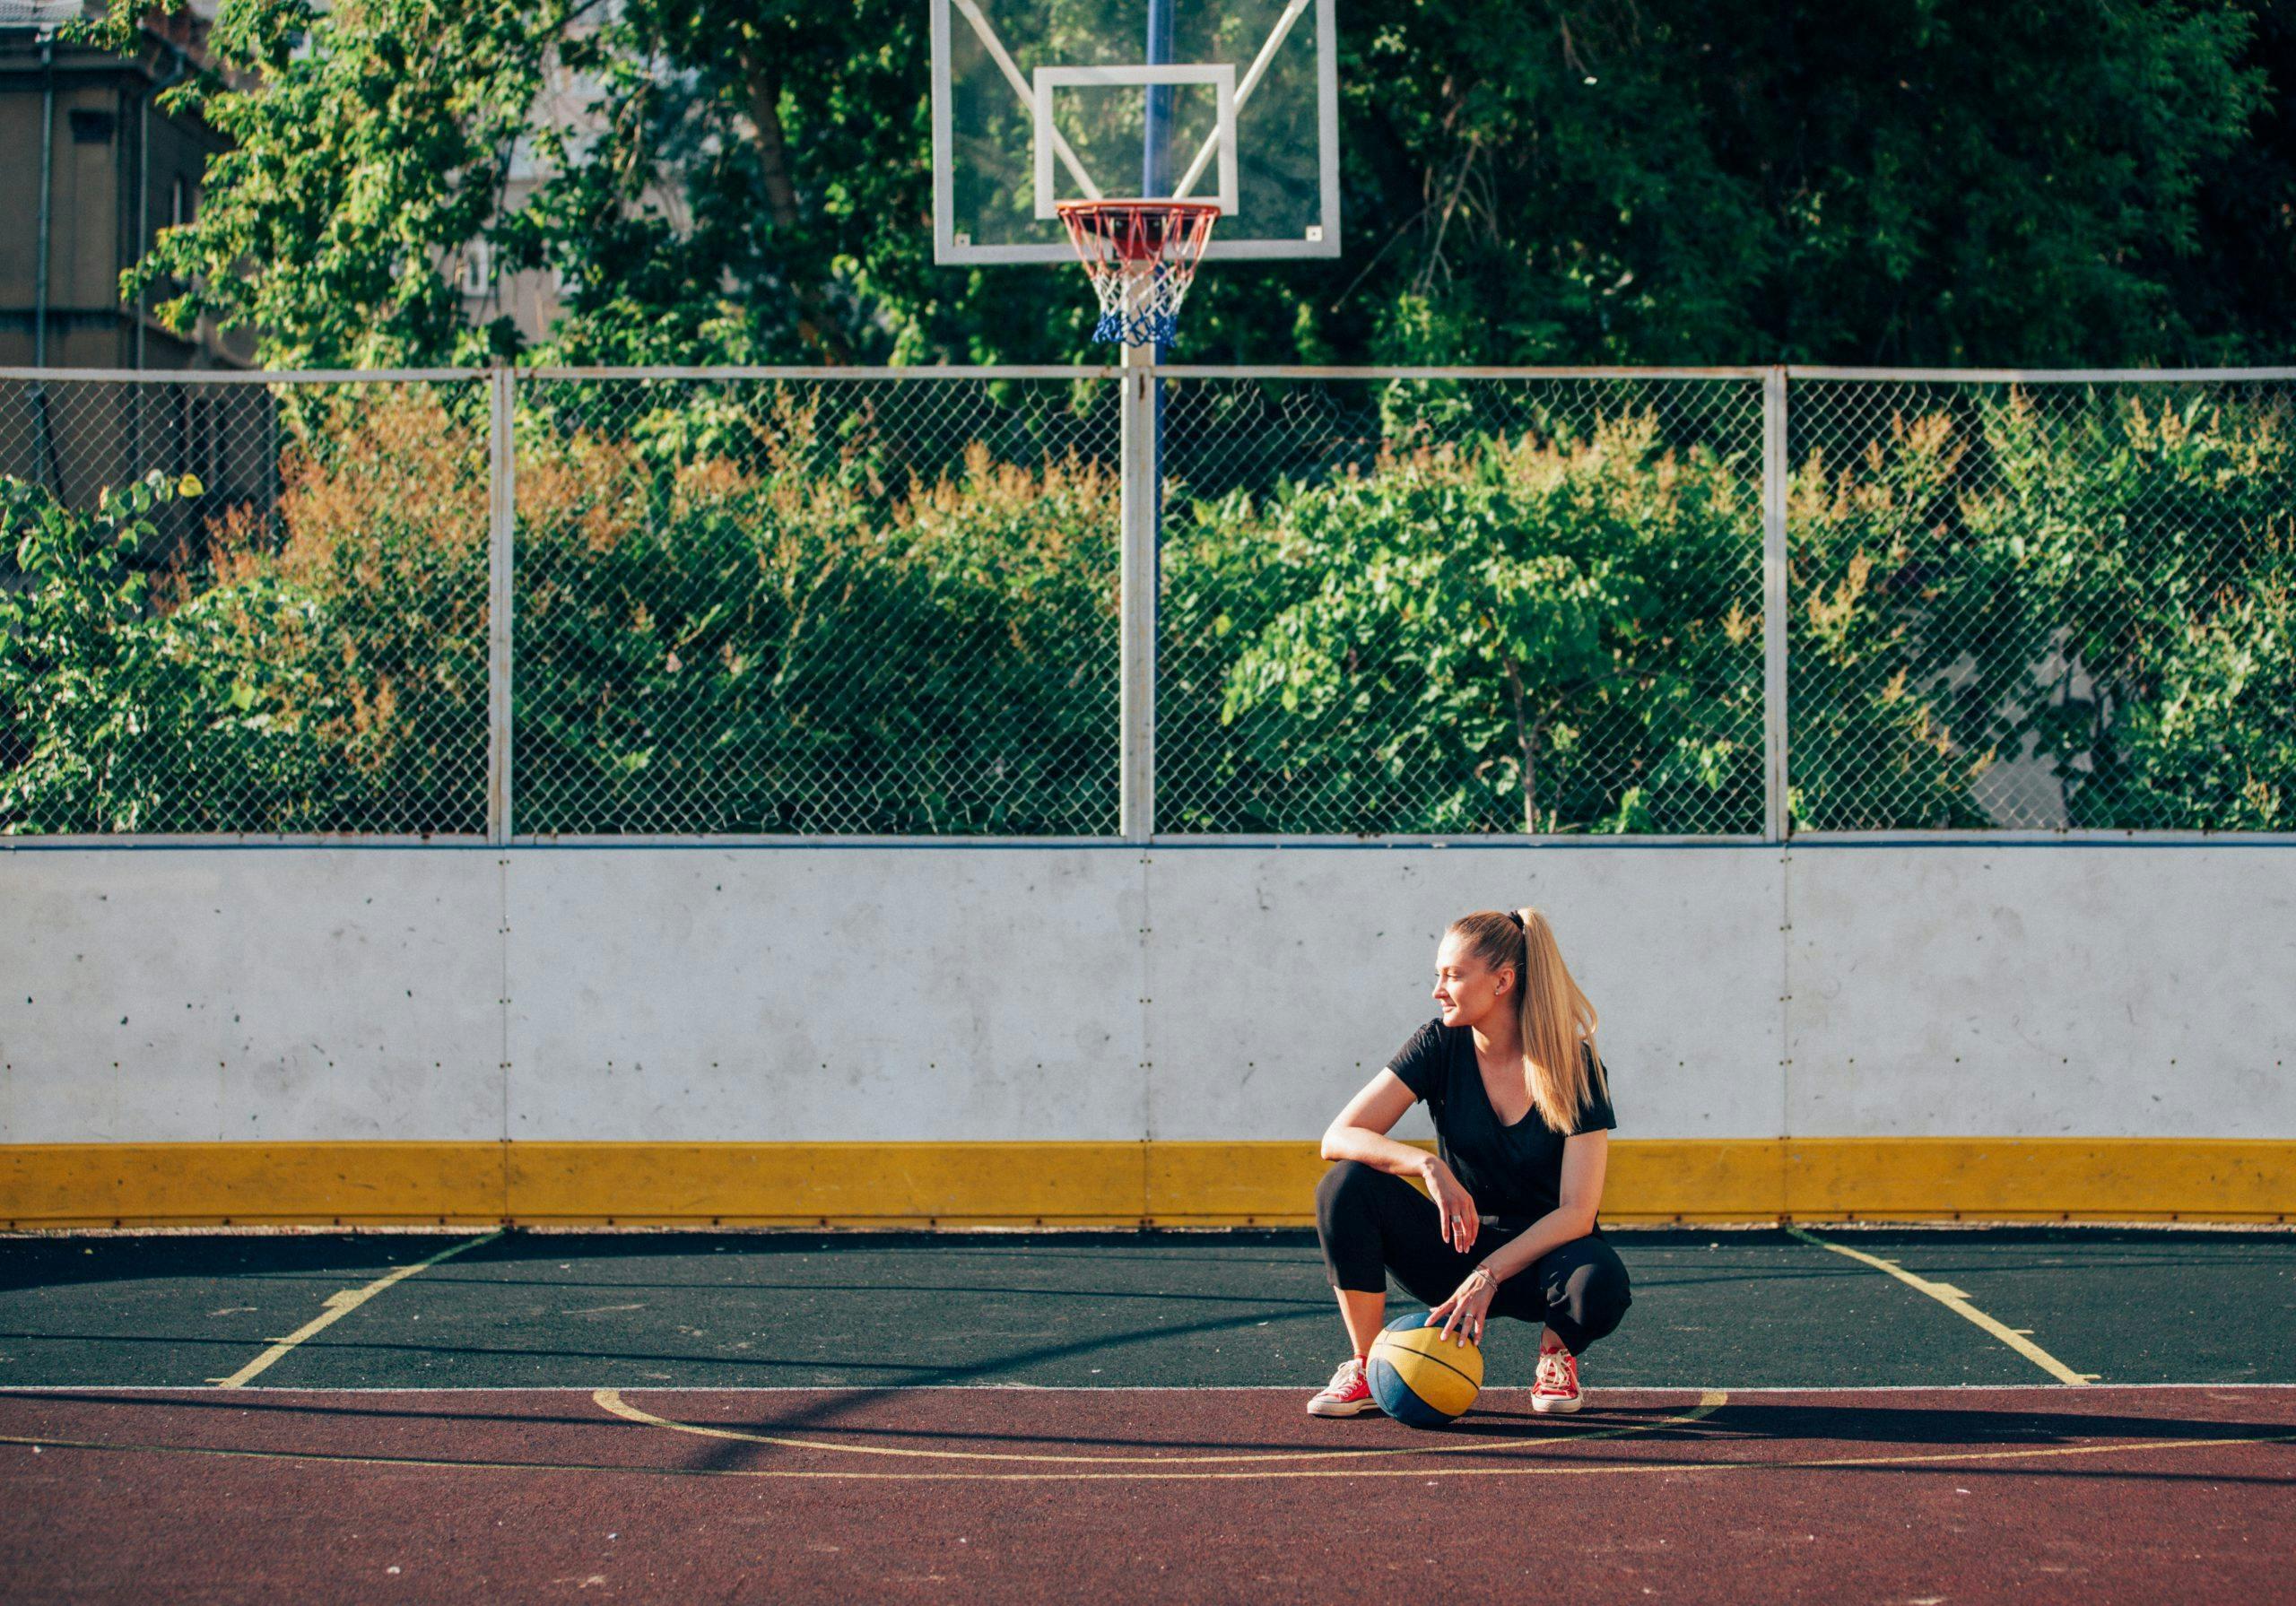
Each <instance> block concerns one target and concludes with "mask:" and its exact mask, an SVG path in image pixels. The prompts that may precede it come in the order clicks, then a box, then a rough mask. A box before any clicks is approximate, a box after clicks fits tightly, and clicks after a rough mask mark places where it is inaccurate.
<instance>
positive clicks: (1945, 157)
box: [107, 0, 2296, 366]
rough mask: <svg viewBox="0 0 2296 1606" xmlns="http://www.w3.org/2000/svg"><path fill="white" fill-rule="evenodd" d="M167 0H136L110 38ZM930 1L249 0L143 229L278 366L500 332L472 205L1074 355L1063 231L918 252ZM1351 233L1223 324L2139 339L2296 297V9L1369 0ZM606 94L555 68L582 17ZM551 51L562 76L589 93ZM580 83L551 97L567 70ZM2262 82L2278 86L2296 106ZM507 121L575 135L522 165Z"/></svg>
mask: <svg viewBox="0 0 2296 1606" xmlns="http://www.w3.org/2000/svg"><path fill="white" fill-rule="evenodd" d="M142 11H143V7H142V6H141V5H140V4H134V3H132V0H112V11H111V13H110V16H109V22H108V24H107V29H108V34H107V37H109V38H110V39H113V40H114V41H115V42H117V43H120V44H123V45H124V44H126V42H127V41H128V40H129V39H131V38H132V36H133V32H134V29H135V25H136V19H137V18H138V17H139V16H140V15H141V13H142ZM926 15H927V13H926V7H925V6H924V5H923V4H919V3H918V0H834V3H833V4H824V3H822V0H807V3H805V4H797V3H796V0H771V3H769V4H758V3H756V0H738V3H737V0H679V3H677V4H670V3H669V0H628V3H626V4H619V5H615V6H612V7H603V6H597V5H591V4H576V3H575V0H476V3H474V4H446V3H445V0H357V3H356V4H335V5H329V6H326V7H319V6H315V5H313V4H309V0H226V3H225V4H224V5H223V6H222V12H221V18H220V21H219V22H218V25H217V28H216V30H215V33H214V36H213V41H212V42H213V46H214V48H216V50H217V51H218V53H219V55H220V56H221V58H222V62H223V63H224V65H226V67H228V68H230V69H233V70H235V71H237V72H238V73H239V74H259V75H260V78H261V83H260V86H259V87H257V86H255V85H254V83H253V80H252V78H250V77H247V76H239V77H234V78H233V79H231V80H230V82H226V81H225V80H224V79H223V78H222V77H220V76H209V77H205V78H202V79H200V80H197V81H195V82H193V83H192V84H190V85H188V86H187V88H186V89H185V90H184V91H181V92H180V94H179V96H178V99H179V100H181V101H182V102H185V103H188V104H191V105H196V107H198V108H199V109H201V110H202V112H203V113H204V116H205V117H207V118H208V119H209V120H210V121H211V122H213V124H214V125H215V126H216V127H217V128H218V129H219V130H220V131H221V132H222V134H224V135H227V136H228V137H229V138H230V140H231V141H232V142H233V144H234V149H233V150H232V151H231V152H229V153H226V154H224V155H222V156H219V157H218V158H216V159H215V161H214V162H213V164H212V166H211V168H210V171H209V174H208V177H207V180H206V183H205V187H204V196H203V204H202V209H201V211H200V213H199V215H198V217H197V218H196V221H194V222H192V223H191V224H190V225H189V226H188V227H187V228H183V229H178V230H169V231H167V232H165V233H163V234H162V236H161V239H160V241H159V243H158V244H157V246H156V247H155V248H154V250H153V252H152V256H151V257H150V258H149V260H148V261H147V262H146V264H145V265H143V267H142V268H141V269H140V270H138V272H137V273H135V274H132V275H131V289H140V288H142V287H143V286H144V285H146V284H151V285H154V286H156V287H158V288H160V289H161V290H162V291H165V292H167V293H169V294H170V295H172V296H173V298H174V299H170V300H169V302H168V304H167V308H166V316H168V317H170V318H173V319H176V320H178V321H182V320H185V319H187V318H189V317H191V316H192V315H194V314H195V313H196V312H199V311H202V310H204V311H208V312H212V313H213V314H214V315H215V316H217V317H220V318H222V320H223V321H224V322H225V323H227V324H240V325H246V326H252V327H255V328H257V329H258V330H259V331H260V332H261V334H262V339H263V341H264V355H265V360H267V361H268V362H270V363H272V364H273V365H274V366H300V365H309V364H335V363H342V364H354V363H362V362H370V363H385V362H429V361H435V360H447V359H449V358H470V357H475V356H481V355H484V354H487V353H490V352H491V353H493V354H497V355H509V354H511V353H513V352H514V351H515V349H516V346H517V337H516V335H515V333H514V332H513V331H512V330H511V329H510V328H509V326H508V325H507V323H504V322H502V321H500V320H497V321H496V322H494V323H492V324H491V325H490V326H488V327H486V328H484V329H483V330H476V331H473V330H466V329H463V328H461V327H460V326H459V322H458V319H459V313H458V307H459V298H458V297H457V294H456V292H455V291H454V289H453V287H452V284H451V275H452V273H453V272H454V270H455V269H456V267H457V266H458V265H459V263H460V261H461V257H462V253H463V251H464V248H465V245H466V243H467V242H468V241H470V240H471V239H474V238H480V237H483V238H486V239H491V241H492V242H493V244H494V245H495V246H496V247H497V249H498V260H499V262H500V265H502V266H503V267H504V268H505V269H506V270H511V269H517V268H549V269H553V270H556V271H557V272H559V273H561V274H563V275H564V278H565V283H566V290H565V299H564V306H563V317H562V320H561V323H560V325H559V326H558V327H557V328H556V329H555V330H554V331H552V334H551V335H550V337H549V339H548V342H547V346H548V354H550V355H554V356H558V357H561V358H564V359H566V360H577V361H584V362H640V361H650V362H675V363H708V362H740V361H790V360H803V361H822V360H831V361H834V360H887V361H896V362H930V361H979V360H1056V359H1071V358H1074V357H1076V356H1078V355H1081V354H1084V353H1086V352H1089V351H1090V350H1091V348H1090V347H1089V345H1088V343H1087V341H1086V334H1087V332H1088V330H1089V328H1090V326H1091V300H1090V298H1089V297H1088V296H1087V295H1086V294H1085V292H1084V287H1083V283H1082V282H1081V278H1080V277H1079V276H1078V275H1077V274H1076V273H1075V272H1074V270H1073V269H1066V268H1045V267H1031V268H1004V269H996V268H988V269H981V268H974V269H954V268H942V267H938V266H935V265H934V264H933V263H932V261H931V255H930V253H931V248H930V242H929V226H928V222H929V218H930V213H931V187H930V160H929V152H930V121H929V96H928V92H927V91H928V71H927V63H928V60H929V46H928V42H927V40H926V37H925V36H926ZM1340 23H1341V34H1340V47H1341V61H1342V67H1341V78H1342V84H1343V90H1342V96H1343V101H1344V105H1343V110H1342V124H1341V143H1342V160H1343V162H1344V169H1343V177H1342V184H1343V190H1344V198H1343V212H1344V230H1345V234H1344V239H1345V242H1346V247H1347V249H1346V254H1345V255H1344V256H1343V257H1342V258H1340V259H1338V260H1337V261H1334V262H1323V261H1317V262H1300V263H1278V264H1269V265H1243V264H1227V265H1222V270H1221V271H1219V272H1217V273H1206V274H1205V276H1204V278H1203V280H1202V281H1201V282H1199V283H1198V285H1197V287H1196V291H1195V292H1194V294H1193V296H1192V298H1191V301H1190V305H1189V308H1188V309H1187V316H1186V318H1185V320H1184V325H1183V348H1182V349H1183V351H1184V352H1186V354H1187V355H1188V356H1189V357H1191V358H1195V359H1198V360H1222V359H1233V360H1295V361H1311V362H1313V361H1350V360H1365V359H1378V360H1390V361H1415V360H1432V361H1439V362H1460V361H1523V362H1613V361H1615V362H1657V363H1683V362H1733V363H1736V362H1746V361H1761V360H1801V361H1818V362H1826V361H1833V362H1893V363H1918V364H1945V363H1964V362H2018V363H2026V364H2039V363H2051V362H2074V363H2081V364H2107V363H2126V364H2146V363H2170V362H2177V361H2182V360H2196V361H2226V362H2229V361H2238V360H2263V361H2273V360H2279V359H2280V358H2281V357H2283V356H2284V354H2285V352H2286V349H2287V343H2288V341H2289V340H2290V339H2291V338H2292V337H2296V311H2292V308H2296V299H2292V298H2290V297H2289V296H2288V295H2287V294H2286V285H2287V283H2288V282H2289V278H2290V274H2291V273H2292V272H2296V213H2291V212H2290V210H2289V209H2288V207H2287V206H2286V204H2285V197H2286V196H2287V195H2288V194H2289V192H2290V188H2291V186H2292V184H2296V143H2292V141H2291V139H2290V136H2289V135H2288V133H2287V126H2288V125H2289V124H2290V123H2291V122H2292V121H2296V119H2292V118H2290V117H2288V116H2286V115H2285V113H2286V109H2287V106H2288V105H2289V104H2291V102H2290V95H2291V91H2292V88H2296V28H2292V25H2291V23H2290V21H2289V19H2288V17H2287V16H2286V15H2285V14H2284V8H2274V7H2270V6H2266V5H2264V4H2260V3H2259V0H2240V3H2238V4H2226V5H2222V6H2199V5H2194V4H2189V3H2188V0H2056V3H2053V4H2047V5H2026V6H2013V5H2011V6H2005V5H2000V4H1989V3H1986V0H1909V3H1908V4H1898V5H1894V6H1886V7H1879V8H1873V7H1869V8H1865V9H1864V10H1862V11H1860V12H1859V13H1858V14H1857V18H1856V22H1855V24H1854V25H1845V24H1844V22H1843V20H1842V13H1841V12H1840V10H1839V7H1836V6H1825V5H1817V4H1805V3H1801V0H1796V3H1794V4H1783V5H1781V4H1777V3H1775V0H1761V3H1760V4H1756V3H1754V0H1696V3H1695V4H1693V0H1639V3H1638V4H1596V5H1593V6H1581V5H1566V4H1561V0H1535V3H1534V4H1529V5H1527V6H1526V5H1524V4H1513V3H1508V4H1501V3H1500V0H1459V3H1458V4H1449V5H1444V6H1428V5H1425V4H1421V3H1420V0H1361V3H1360V4H1351V5H1349V6H1348V7H1345V8H1344V9H1343V10H1342V13H1341V18H1340ZM553 61H554V62H556V63H557V64H559V65H562V66H563V67H565V68H567V69H569V70H570V71H572V72H575V73H578V74H582V75H583V77H584V78H585V79H586V80H587V81H588V82H593V83H595V84H596V86H597V89H598V93H599V97H600V98H599V100H598V103H597V106H596V118H595V123H596V126H595V129H594V130H592V131H587V132H585V133H583V134H582V135H579V136H578V137H570V136H569V135H568V134H567V133H566V132H565V131H564V130H563V129H562V128H561V127H560V126H558V125H557V123H556V122H555V121H554V120H553V118H552V117H550V116H546V115H544V112H543V110H542V109H541V108H542V107H543V106H544V96H545V86H546V85H548V84H550V83H551V82H552V79H551V77H550V73H551V64H552V62H553ZM567 87H568V86H566V85H564V84H561V85H560V86H559V87H558V88H556V89H552V90H550V91H548V92H549V93H550V94H551V95H552V96H553V97H562V96H563V94H564V93H565V92H566V89H567ZM551 103H552V104H562V99H561V100H552V102H551ZM2275 105H2277V108H2278V109H2277V110H2275ZM521 135H523V136H524V137H525V138H526V140H527V141H528V142H529V143H530V144H531V146H532V148H533V150H534V151H535V154H536V155H537V156H538V157H540V158H541V159H542V160H543V161H544V162H545V163H546V164H547V165H548V166H549V168H550V169H551V172H552V176H551V177H549V178H547V179H546V181H544V183H542V184H541V185H540V187H538V188H536V189H535V190H534V191H533V192H532V193H531V194H527V195H523V196H522V197H520V198H519V200H518V202H517V204H513V203H512V200H511V198H510V191H509V173H510V158H511V155H512V152H513V146H514V143H515V142H516V141H517V139H518V138H519V137H520V136H521Z"/></svg>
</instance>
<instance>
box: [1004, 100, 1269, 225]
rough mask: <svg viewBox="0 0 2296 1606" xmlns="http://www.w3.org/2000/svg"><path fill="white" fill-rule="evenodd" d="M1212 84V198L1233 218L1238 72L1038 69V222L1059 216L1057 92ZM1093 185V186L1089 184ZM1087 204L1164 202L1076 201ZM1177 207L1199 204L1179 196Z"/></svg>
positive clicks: (1089, 198)
mask: <svg viewBox="0 0 2296 1606" xmlns="http://www.w3.org/2000/svg"><path fill="white" fill-rule="evenodd" d="M1189 83H1208V84H1210V85H1211V86H1212V89H1213V93H1214V94H1215V95H1216V96H1217V97H1218V109H1217V110H1216V111H1215V112H1214V114H1213V116H1214V127H1213V135H1212V137H1213V140H1214V141H1215V142H1216V143H1217V145H1218V153H1217V155H1216V156H1215V158H1214V160H1215V161H1217V162H1218V164H1219V166H1218V172H1219V175H1220V192H1219V194H1218V195H1213V196H1211V197H1209V198H1210V199H1211V200H1212V201H1213V202H1214V203H1215V204H1217V205H1218V206H1219V208H1220V215H1221V216H1222V217H1233V216H1234V215H1235V212H1236V69H1235V68H1234V66H1233V65H1230V64H1228V63H1226V62H1222V64H1221V65H1218V66H1216V67H1196V66H1159V67H1039V68H1038V69H1037V70H1036V72H1035V73H1034V74H1032V82H1031V86H1030V87H1031V88H1032V89H1033V90H1034V91H1036V100H1037V136H1036V166H1037V216H1039V217H1040V218H1057V217H1058V216H1059V215H1060V214H1059V212H1058V211H1057V203H1056V201H1055V199H1054V195H1055V186H1054V183H1053V161H1052V158H1053V151H1054V147H1055V146H1056V145H1057V143H1059V142H1058V141H1057V139H1056V138H1055V137H1054V135H1055V134H1056V132H1057V128H1056V126H1055V124H1054V122H1053V120H1052V91H1055V90H1057V89H1152V88H1154V87H1157V86H1159V85H1161V84H1189ZM1088 182H1089V180H1088ZM1075 198H1076V199H1078V200H1082V201H1146V200H1161V199H1164V198H1165V197H1162V196H1150V195H1100V194H1097V193H1094V194H1091V195H1079V196H1076V197H1075ZM1199 198H1203V197H1198V196H1196V195H1172V196H1171V197H1170V199H1172V200H1176V201H1184V200H1195V199H1199Z"/></svg>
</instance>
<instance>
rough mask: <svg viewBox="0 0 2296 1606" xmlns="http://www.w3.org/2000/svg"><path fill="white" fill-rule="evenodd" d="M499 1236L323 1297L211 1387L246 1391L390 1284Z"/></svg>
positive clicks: (497, 1232)
mask: <svg viewBox="0 0 2296 1606" xmlns="http://www.w3.org/2000/svg"><path fill="white" fill-rule="evenodd" d="M501 1236H502V1229H501V1228H499V1227H498V1228H495V1229H494V1230H493V1231H492V1232H482V1233H480V1234H479V1235H478V1236H477V1237H474V1238H465V1239H463V1240H462V1242H460V1243H458V1244H449V1245H448V1246H447V1247H445V1248H444V1249H441V1250H439V1253H438V1254H434V1255H432V1256H431V1257H430V1258H429V1259H428V1260H418V1261H416V1262H414V1263H413V1264H411V1265H404V1266H401V1267H399V1268H398V1269H397V1270H396V1271H395V1272H390V1273H389V1274H388V1275H387V1276H383V1277H378V1278H377V1279H375V1280H374V1281H372V1282H370V1283H369V1284H368V1285H367V1286H366V1287H365V1288H363V1289H336V1290H335V1292H334V1293H332V1294H329V1295H328V1296H327V1297H326V1306H325V1308H323V1309H322V1310H321V1311H320V1312H319V1314H318V1315H316V1316H313V1317H312V1318H311V1319H310V1320H309V1321H308V1322H306V1323H304V1324H302V1325H301V1326H300V1327H298V1328H297V1329H295V1331H294V1332H292V1333H289V1334H288V1335H287V1336H286V1337H285V1338H283V1339H274V1340H273V1341H272V1342H271V1348H270V1349H268V1350H265V1351H264V1352H263V1353H262V1354H260V1355H258V1356H257V1357H256V1358H255V1359H253V1360H251V1361H249V1362H248V1364H247V1365H245V1366H243V1367H240V1368H239V1370H238V1371H236V1372H234V1373H232V1374H231V1375H230V1376H229V1377H211V1378H209V1379H208V1381H209V1382H210V1383H213V1385H215V1386H216V1387H217V1388H245V1387H246V1386H247V1384H248V1379H249V1378H250V1377H253V1376H256V1374H257V1373H258V1372H261V1371H264V1370H265V1369H266V1368H267V1367H270V1366H271V1364H272V1363H273V1362H274V1361H276V1360H277V1359H279V1358H280V1357H281V1356H283V1355H284V1354H286V1353H287V1351H289V1350H292V1349H293V1348H294V1347H295V1346H296V1345H298V1344H300V1343H301V1342H302V1341H304V1340H305V1339H307V1338H309V1337H310V1336H311V1334H313V1333H317V1332H319V1331H320V1330H322V1329H323V1328H326V1327H331V1326H333V1325H334V1324H335V1323H337V1322H340V1321H341V1320H343V1318H344V1317H345V1316H347V1315H350V1314H351V1313H352V1311H354V1310H357V1309H358V1308H359V1307H361V1306H362V1305H364V1304H366V1303H367V1301H368V1300H370V1299H371V1298H374V1297H375V1296H376V1295H377V1294H379V1293H381V1292H382V1291H383V1290H384V1289H387V1288H388V1287H390V1286H391V1284H393V1283H395V1282H404V1280H406V1279H408V1278H410V1277H412V1276H413V1275H414V1274H415V1273H416V1272H427V1271H429V1270H430V1269H431V1267H432V1266H435V1265H437V1264H438V1263H439V1262H440V1261H442V1260H448V1259H451V1258H452V1257H454V1256H455V1255H457V1254H461V1253H462V1252H463V1251H464V1250H465V1249H475V1248H477V1247H478V1246H480V1245H481V1244H491V1243H492V1242H493V1241H494V1240H495V1239H496V1238H499V1237H501Z"/></svg>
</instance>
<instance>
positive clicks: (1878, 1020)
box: [1787, 845, 2296, 1138]
mask: <svg viewBox="0 0 2296 1606" xmlns="http://www.w3.org/2000/svg"><path fill="white" fill-rule="evenodd" d="M1787 873H1788V879H1789V890H1788V907H1790V909H1791V910H1792V915H1791V923H1792V925H1793V928H1794V929H1793V932H1792V933H1791V935H1792V937H1793V943H1792V946H1791V948H1790V950H1789V953H1790V955H1791V959H1790V968H1789V973H1788V974H1789V976H1790V978H1791V985H1790V986H1789V988H1788V989H1787V990H1788V991H1789V992H1791V993H1792V994H1793V1003H1792V1005H1791V1008H1790V1011H1789V1019H1790V1020H1791V1021H1792V1023H1793V1034H1792V1039H1791V1041H1792V1048H1791V1050H1790V1053H1789V1057H1790V1058H1791V1059H1792V1060H1793V1062H1794V1063H1793V1065H1792V1067H1791V1070H1792V1072H1793V1077H1792V1082H1791V1086H1792V1088H1793V1090H1794V1102H1793V1107H1792V1109H1791V1111H1790V1112H1789V1119H1790V1121H1791V1124H1790V1126H1789V1127H1788V1129H1787V1130H1788V1131H1789V1132H1791V1133H1793V1134H1794V1135H1795V1136H1797V1137H1805V1136H1807V1137H1831V1136H1838V1137H1952V1136H1961V1135H1984V1136H2005V1137H2013V1136H2031V1137H2063V1136H2080V1137H2209V1138H2292V1137H2296V1078H2292V1077H2291V1076H2290V1074H2289V1065H2290V1063H2291V1061H2292V1060H2296V1003H2292V1002H2291V1001H2292V1000H2296V852H2291V851H2290V850H2289V849H2287V848H2284V847H2282V848H2274V847H2262V846H2260V847H2255V848H2239V847H2231V846H2210V847H2203V848H2179V847H2172V846H2163V847H2120V846H2088V845H2078V846H2063V847H2056V846H2007V845H2005V846H1999V847H1992V846H1870V847H1869V846H1840V847H1831V846H1824V847H1821V846H1808V847H1796V849H1795V850H1794V853H1793V855H1792V863H1791V865H1790V867H1789V869H1788V872H1787Z"/></svg>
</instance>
